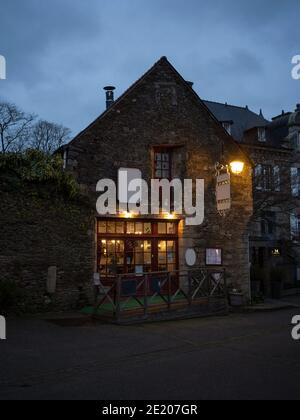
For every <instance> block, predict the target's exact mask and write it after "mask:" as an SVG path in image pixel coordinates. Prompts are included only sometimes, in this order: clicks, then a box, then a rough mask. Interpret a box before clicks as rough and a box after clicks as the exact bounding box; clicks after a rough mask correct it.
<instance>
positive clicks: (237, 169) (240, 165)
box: [230, 160, 245, 175]
mask: <svg viewBox="0 0 300 420" xmlns="http://www.w3.org/2000/svg"><path fill="white" fill-rule="evenodd" d="M244 168H245V163H244V162H242V161H240V160H234V161H233V162H230V170H231V172H232V173H233V174H234V175H241V173H242V172H243V170H244Z"/></svg>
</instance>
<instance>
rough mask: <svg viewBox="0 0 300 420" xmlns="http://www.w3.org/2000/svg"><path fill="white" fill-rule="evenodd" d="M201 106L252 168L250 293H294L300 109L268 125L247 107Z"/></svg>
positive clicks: (299, 269)
mask: <svg viewBox="0 0 300 420" xmlns="http://www.w3.org/2000/svg"><path fill="white" fill-rule="evenodd" d="M205 104H206V105H207V106H208V107H209V109H210V110H211V112H212V113H213V114H214V115H215V117H216V118H217V119H218V120H219V121H220V122H221V123H222V124H223V126H224V127H225V128H226V129H227V131H228V132H229V133H230V134H231V135H232V136H233V137H234V138H235V140H236V141H237V142H239V143H240V145H241V147H242V148H243V150H244V151H245V153H246V154H247V155H248V156H249V157H250V159H251V161H252V162H253V165H254V172H253V197H254V214H253V221H252V227H251V236H250V244H249V245H250V258H251V278H252V288H253V291H254V292H255V291H256V292H257V291H260V292H262V293H263V294H264V295H266V296H271V295H273V296H274V295H275V296H276V295H280V293H281V294H290V293H295V292H299V290H300V247H299V245H300V242H299V237H300V223H299V221H300V216H299V214H300V201H299V198H300V105H297V107H296V109H295V112H288V113H286V112H284V111H283V112H282V114H281V115H279V116H276V117H274V118H273V119H272V121H271V122H270V121H267V120H266V119H265V118H264V116H263V114H262V112H260V114H259V115H258V114H255V113H253V112H252V111H250V110H249V109H248V107H245V108H242V107H236V106H231V105H228V104H220V103H215V102H209V101H206V102H205ZM282 283H283V284H282ZM280 289H281V290H280Z"/></svg>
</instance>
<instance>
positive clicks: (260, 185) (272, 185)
mask: <svg viewBox="0 0 300 420" xmlns="http://www.w3.org/2000/svg"><path fill="white" fill-rule="evenodd" d="M254 178H255V179H254V183H255V188H256V190H258V191H264V192H267V191H276V192H280V190H281V170H280V166H278V165H275V166H271V165H261V164H259V165H256V167H255V171H254Z"/></svg>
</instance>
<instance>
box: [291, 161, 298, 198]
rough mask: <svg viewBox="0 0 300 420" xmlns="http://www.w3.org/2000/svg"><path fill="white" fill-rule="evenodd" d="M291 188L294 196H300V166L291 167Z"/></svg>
mask: <svg viewBox="0 0 300 420" xmlns="http://www.w3.org/2000/svg"><path fill="white" fill-rule="evenodd" d="M291 189H292V196H293V197H299V196H300V168H297V167H292V168H291Z"/></svg>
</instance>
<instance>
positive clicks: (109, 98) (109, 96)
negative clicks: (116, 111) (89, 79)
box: [103, 86, 116, 109]
mask: <svg viewBox="0 0 300 420" xmlns="http://www.w3.org/2000/svg"><path fill="white" fill-rule="evenodd" d="M103 89H104V90H105V92H106V109H109V108H110V107H111V106H112V104H113V103H114V102H115V98H114V91H115V90H116V88H115V87H114V86H105V87H104V88H103Z"/></svg>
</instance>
